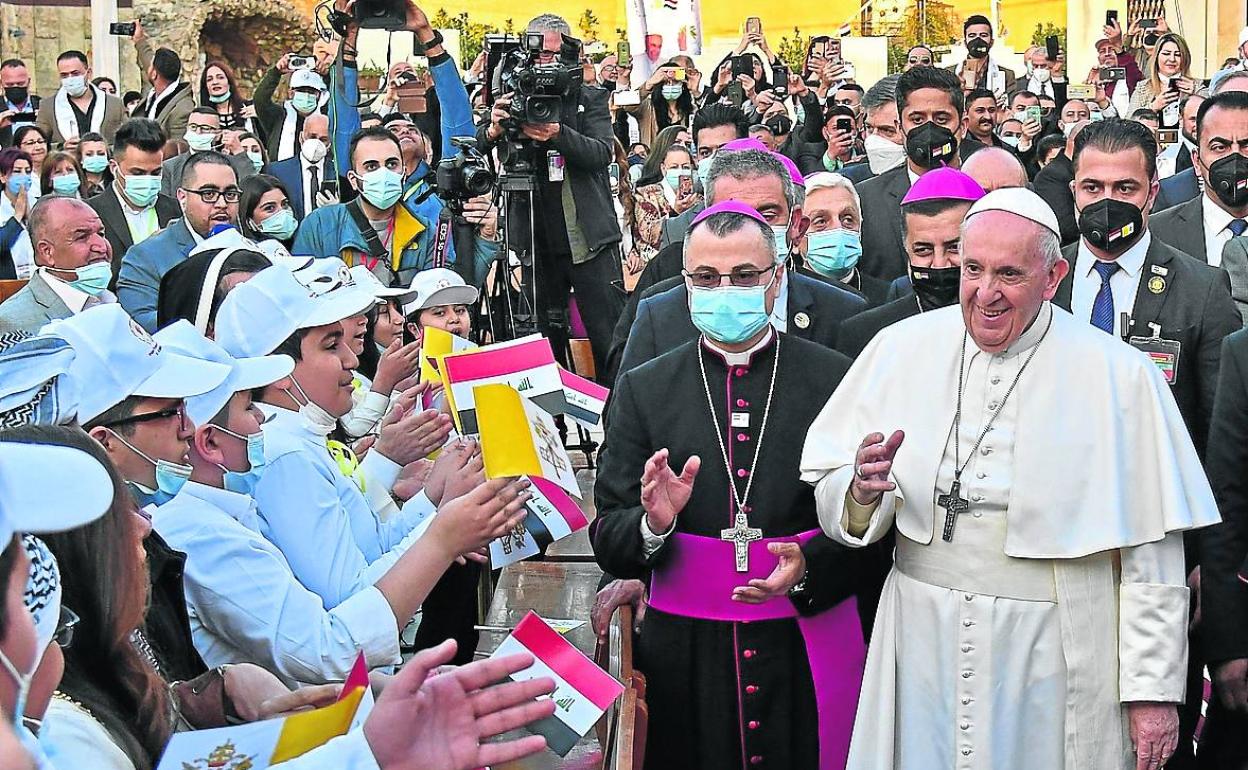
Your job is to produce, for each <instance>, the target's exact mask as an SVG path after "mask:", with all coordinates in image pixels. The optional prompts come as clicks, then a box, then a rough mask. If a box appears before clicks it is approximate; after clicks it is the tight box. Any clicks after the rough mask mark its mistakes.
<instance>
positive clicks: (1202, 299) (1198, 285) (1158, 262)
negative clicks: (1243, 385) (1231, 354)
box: [1053, 228, 1241, 457]
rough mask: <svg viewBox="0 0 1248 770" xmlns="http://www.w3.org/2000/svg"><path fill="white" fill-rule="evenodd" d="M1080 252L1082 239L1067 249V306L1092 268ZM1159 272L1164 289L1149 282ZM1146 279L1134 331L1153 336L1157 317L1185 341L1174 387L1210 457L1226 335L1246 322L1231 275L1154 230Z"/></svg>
mask: <svg viewBox="0 0 1248 770" xmlns="http://www.w3.org/2000/svg"><path fill="white" fill-rule="evenodd" d="M1150 229H1151V228H1150ZM1077 253H1078V245H1077V244H1072V245H1071V246H1068V247H1067V248H1066V249H1065V250H1064V251H1063V252H1062V256H1064V257H1065V258H1066V261H1067V262H1069V263H1070V264H1071V265H1072V269H1071V271H1070V273H1069V274H1067V276H1066V278H1065V279H1064V280H1063V281H1062V283H1061V284H1060V285H1059V286H1058V287H1057V295H1056V296H1055V297H1054V298H1053V302H1054V304H1056V305H1058V306H1060V307H1063V308H1065V309H1067V310H1069V309H1070V297H1071V290H1072V287H1073V285H1074V276H1075V271H1076V270H1080V271H1081V270H1083V269H1085V268H1086V265H1083V266H1080V265H1077V264H1075V262H1076V255H1077ZM1154 268H1158V269H1160V270H1162V271H1164V274H1163V273H1161V272H1158V271H1157V270H1155V269H1154ZM1154 277H1161V278H1163V279H1164V285H1162V286H1161V289H1160V291H1159V292H1154V291H1153V290H1152V289H1151V288H1149V286H1148V284H1149V280H1150V279H1151V278H1154ZM1140 283H1141V285H1140V287H1139V290H1138V291H1137V292H1136V295H1135V306H1134V307H1133V308H1132V309H1131V331H1130V332H1129V336H1140V337H1151V336H1152V332H1151V331H1150V327H1149V324H1150V323H1155V324H1159V325H1160V326H1161V337H1162V338H1163V339H1168V340H1177V341H1178V342H1179V343H1180V344H1181V345H1182V347H1181V349H1180V352H1179V360H1178V369H1177V375H1176V377H1175V380H1174V382H1173V384H1172V385H1171V386H1170V392H1171V393H1173V394H1174V400H1175V401H1177V402H1178V405H1179V411H1180V412H1181V413H1182V414H1183V421H1184V422H1185V423H1186V424H1187V430H1188V432H1189V433H1191V436H1192V443H1194V444H1195V445H1196V451H1197V452H1199V453H1200V456H1201V457H1204V455H1205V445H1206V441H1207V438H1208V434H1209V419H1210V415H1211V414H1212V412H1213V400H1214V392H1215V390H1216V388H1217V382H1218V366H1219V363H1220V361H1221V360H1222V340H1223V338H1225V337H1226V335H1228V334H1230V333H1231V332H1233V331H1235V330H1237V329H1239V328H1240V327H1241V323H1240V319H1239V311H1237V310H1236V309H1235V303H1234V302H1233V301H1232V300H1231V283H1230V279H1229V278H1228V277H1227V275H1226V271H1224V270H1219V269H1217V268H1215V267H1210V266H1209V265H1206V264H1205V263H1203V262H1200V261H1198V260H1196V259H1194V258H1192V257H1189V256H1188V255H1186V254H1184V253H1183V252H1181V251H1178V250H1177V249H1174V248H1172V247H1170V246H1167V245H1166V244H1164V243H1162V242H1161V241H1160V240H1158V239H1157V238H1156V236H1154V237H1153V241H1152V243H1151V244H1150V245H1149V248H1148V254H1147V255H1146V256H1145V257H1144V267H1143V270H1142V271H1141V273H1140Z"/></svg>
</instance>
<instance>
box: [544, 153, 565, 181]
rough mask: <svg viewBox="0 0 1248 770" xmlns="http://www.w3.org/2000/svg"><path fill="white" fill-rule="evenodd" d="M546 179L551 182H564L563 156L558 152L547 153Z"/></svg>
mask: <svg viewBox="0 0 1248 770" xmlns="http://www.w3.org/2000/svg"><path fill="white" fill-rule="evenodd" d="M546 179H547V180H549V181H551V182H562V181H563V156H562V155H560V154H559V152H558V151H557V150H549V151H547V153H546Z"/></svg>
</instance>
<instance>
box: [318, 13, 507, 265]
mask: <svg viewBox="0 0 1248 770" xmlns="http://www.w3.org/2000/svg"><path fill="white" fill-rule="evenodd" d="M353 5H354V2H353V0H339V3H338V5H337V9H336V10H337V12H338V13H339V14H342V15H343V16H342V17H340V18H342V19H343V21H342V24H343V25H344V31H345V34H344V36H343V37H344V40H343V42H344V45H343V55H342V60H343V65H342V68H341V72H339V71H338V68H337V67H335V68H334V69H332V70H331V72H330V75H331V80H332V81H333V85H334V88H333V92H332V95H331V99H330V124H331V125H330V131H331V133H332V135H333V142H334V154H335V158H336V163H335V165H336V167H337V168H338V169H339V174H341V175H342V176H341V179H343V180H345V185H349V186H350V187H351V188H352V189H354V190H356V191H357V192H358V193H359V196H358V197H356V198H355V199H354V200H352V201H351V202H349V203H336V204H332V205H328V206H322V207H320V208H318V209H316V210H315V211H313V212H311V213H310V214H308V216H307V218H306V219H304V220H303V222H302V223H301V224H300V225H299V230H298V232H297V233H296V234H295V243H294V247H293V251H294V252H295V253H296V254H310V255H312V256H316V257H341V258H342V259H343V260H344V261H345V262H346V263H347V264H349V265H355V264H362V265H365V266H366V267H368V269H369V270H370V271H371V272H372V273H373V275H375V276H377V278H378V279H379V280H380V281H381V282H382V283H383V284H385V285H387V286H398V285H407V284H408V283H410V282H411V279H412V277H413V276H414V275H415V274H416V273H417V272H418V271H420V270H424V269H426V268H429V267H443V266H451V265H454V264H455V263H456V253H455V244H454V242H453V239H452V238H451V234H450V231H449V229H447V228H439V226H438V225H439V219H440V217H441V215H442V210H443V209H444V208H445V204H444V203H443V202H442V200H441V199H440V198H438V197H437V196H436V195H432V194H429V189H430V188H429V186H428V182H427V181H426V177H427V176H428V173H427V171H428V167H427V165H426V164H425V162H424V160H423V158H417V157H416V156H415V155H412V153H411V152H409V153H408V155H409V159H411V160H417V161H418V165H417V166H416V168H415V169H412V170H411V171H413V172H415V173H414V178H415V179H416V180H417V181H416V183H414V184H410V185H409V184H406V183H405V177H407V176H408V174H407V173H405V172H407V171H408V169H406V166H405V163H404V147H403V143H402V140H401V139H400V138H399V137H398V136H397V135H396V133H395V132H393V131H391V130H389V129H387V128H382V127H375V128H368V129H364V130H360V129H359V126H360V113H359V109H358V107H356V106H355V105H356V104H357V103H358V102H359V84H358V80H357V76H358V72H357V69H356V37H357V36H358V33H359V26H358V23H357V22H356V21H355V19H354V18H353V17H352V16H351V13H350V12H351V9H352V7H353ZM404 29H405V30H407V31H409V32H414V33H415V34H416V39H417V40H418V41H420V42H421V44H422V45H423V46H424V48H425V53H426V55H427V56H428V57H429V64H430V71H431V72H432V73H433V78H434V83H435V84H437V85H439V86H442V87H443V91H442V136H443V140H444V142H445V144H444V146H445V147H446V148H447V154H448V155H450V154H453V153H457V152H458V148H455V147H453V146H452V145H451V142H450V137H451V136H456V135H462V133H461V134H455V133H452V132H454V131H456V130H459V129H460V128H461V124H462V123H467V124H468V128H469V129H470V128H471V110H470V109H469V106H468V95H467V92H466V91H465V90H464V87H463V84H462V83H459V75H458V73H457V72H456V70H455V64H454V62H453V61H451V58H450V56H449V55H448V54H447V53H446V51H445V50H444V49H443V48H442V38H441V36H440V35H439V34H438V33H437V32H435V31H434V30H433V28H432V27H431V26H430V25H429V20H428V18H427V17H426V16H425V14H424V12H423V11H422V10H421V9H420V8H419V7H418V6H417V5H416V4H415V3H413V2H409V3H408V5H407V21H406V26H405V27H404ZM452 81H453V82H454V83H459V85H458V88H456V87H455V86H454V85H452V84H451V83H452ZM395 125H397V124H395ZM405 133H406V132H405ZM464 133H469V132H468V131H465V132H464ZM417 155H419V153H417ZM340 184H344V183H341V182H340ZM465 214H466V216H468V219H469V221H470V222H472V223H473V224H474V225H476V226H477V236H478V237H477V239H476V243H475V246H474V252H473V263H474V266H473V273H474V274H475V275H476V276H479V277H481V278H483V277H484V276H485V272H486V270H487V269H488V267H489V264H490V263H491V262H493V260H494V259H495V257H496V256H497V254H498V243H497V242H496V240H495V239H496V238H497V232H496V225H495V214H494V212H493V211H492V209H490V207H489V206H488V205H485V206H482V205H481V204H480V202H473V201H469V204H468V206H467V207H466V210H465ZM440 231H441V233H440Z"/></svg>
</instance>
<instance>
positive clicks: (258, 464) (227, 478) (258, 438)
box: [215, 425, 267, 496]
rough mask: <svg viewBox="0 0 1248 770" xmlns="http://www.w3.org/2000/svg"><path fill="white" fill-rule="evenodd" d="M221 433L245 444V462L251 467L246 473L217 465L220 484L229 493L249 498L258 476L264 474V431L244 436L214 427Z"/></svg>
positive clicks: (258, 478)
mask: <svg viewBox="0 0 1248 770" xmlns="http://www.w3.org/2000/svg"><path fill="white" fill-rule="evenodd" d="M215 427H216V428H217V430H220V431H221V432H222V433H225V434H227V435H230V436H233V437H234V438H236V439H239V440H241V441H245V442H247V462H248V463H249V465H250V466H251V467H249V468H248V469H247V470H246V471H243V472H241V473H240V472H239V471H232V470H230V469H229V468H227V467H225V466H224V465H218V466H217V467H218V468H220V469H221V470H222V471H223V472H224V475H223V476H222V477H221V483H222V484H224V485H225V488H226V489H227V490H229V491H230V492H237V493H238V494H240V495H247V496H251V495H252V494H253V493H254V492H255V489H256V484H257V483H259V481H260V476H261V474H262V473H263V472H264V466H265V465H266V464H267V460H266V459H265V456H264V431H262V430H260V431H256V432H255V433H252V434H250V435H247V436H244V435H242V434H240V433H235V432H234V431H232V430H229V429H227V428H222V427H221V426H219V425H218V426H215Z"/></svg>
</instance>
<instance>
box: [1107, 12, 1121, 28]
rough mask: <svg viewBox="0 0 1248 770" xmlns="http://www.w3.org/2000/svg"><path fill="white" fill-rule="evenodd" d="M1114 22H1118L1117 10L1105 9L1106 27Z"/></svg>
mask: <svg viewBox="0 0 1248 770" xmlns="http://www.w3.org/2000/svg"><path fill="white" fill-rule="evenodd" d="M1116 23H1118V12H1117V11H1106V12H1105V26H1107V27H1108V26H1111V25H1113V24H1116Z"/></svg>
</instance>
